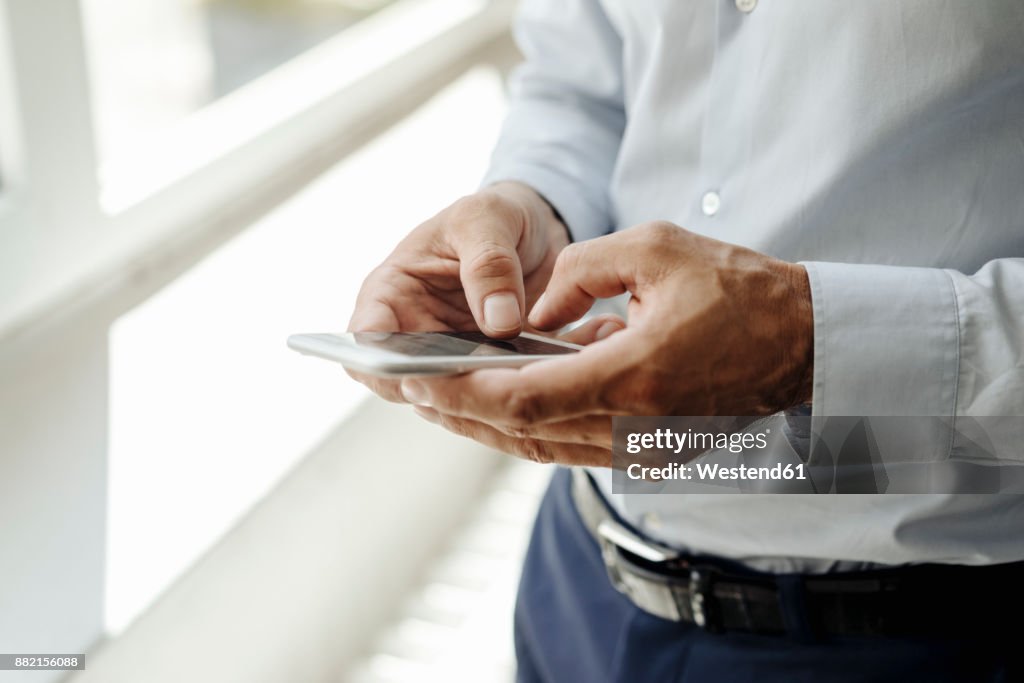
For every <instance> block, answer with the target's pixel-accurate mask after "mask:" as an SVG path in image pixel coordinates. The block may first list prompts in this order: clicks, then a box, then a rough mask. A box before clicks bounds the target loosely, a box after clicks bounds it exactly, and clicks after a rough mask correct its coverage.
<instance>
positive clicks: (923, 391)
mask: <svg viewBox="0 0 1024 683" xmlns="http://www.w3.org/2000/svg"><path fill="white" fill-rule="evenodd" d="M803 265H804V266H805V267H806V268H807V272H808V276H809V278H810V283H811V297H812V299H813V306H814V344H815V349H814V398H813V409H812V412H813V414H815V415H821V416H825V417H828V416H877V415H890V416H943V417H945V416H972V417H981V416H1003V415H1024V294H1022V293H1024V259H1020V258H1006V259H997V260H995V261H991V262H989V263H988V264H986V265H985V266H984V267H983V268H981V270H979V271H978V272H977V273H976V274H974V275H965V274H964V273H961V272H958V271H954V270H943V269H938V268H910V267H897V266H877V265H854V264H842V263H820V262H811V263H804V264H803ZM907 438H908V443H907V444H906V445H907V447H908V448H920V446H921V444H920V442H913V441H912V439H914V438H915V435H913V434H908V435H907ZM949 446H950V444H949V442H948V441H945V440H939V439H936V440H935V441H934V442H933V443H932V444H930V449H931V450H932V453H931V455H933V456H934V457H936V458H943V457H946V456H948V449H949Z"/></svg>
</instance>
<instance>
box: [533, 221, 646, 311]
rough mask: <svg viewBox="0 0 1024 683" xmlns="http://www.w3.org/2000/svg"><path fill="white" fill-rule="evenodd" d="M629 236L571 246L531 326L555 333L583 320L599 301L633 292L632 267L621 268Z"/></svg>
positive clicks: (561, 257)
mask: <svg viewBox="0 0 1024 683" xmlns="http://www.w3.org/2000/svg"><path fill="white" fill-rule="evenodd" d="M625 235H626V233H616V234H612V235H608V236H606V237H599V238H597V239H594V240H590V241H587V242H579V243H576V244H570V245H569V246H568V247H566V248H565V249H563V250H562V252H561V253H560V254H559V255H558V260H557V261H555V268H554V271H553V272H552V274H551V281H550V282H548V288H547V290H545V292H544V294H543V295H542V296H541V298H540V299H538V300H537V303H536V304H535V305H534V307H533V310H532V311H531V312H530V324H531V325H533V326H534V327H536V328H537V329H540V330H553V329H556V328H559V327H561V326H563V325H566V324H568V323H571V322H573V321H574V320H579V319H580V318H582V317H583V316H584V315H585V314H586V313H587V311H589V310H590V307H591V306H593V305H594V300H595V299H597V298H606V297H612V296H617V295H619V294H622V293H623V292H626V291H630V289H631V288H632V278H633V275H632V267H631V265H630V264H627V265H630V268H629V269H627V270H623V269H621V268H620V266H619V264H621V263H622V262H623V261H624V260H627V259H624V258H623V257H624V256H625V255H626V253H627V252H625V250H624V249H623V247H624V246H626V245H623V244H621V243H622V240H623V239H624V236H625Z"/></svg>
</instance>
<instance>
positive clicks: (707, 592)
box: [689, 566, 722, 633]
mask: <svg viewBox="0 0 1024 683" xmlns="http://www.w3.org/2000/svg"><path fill="white" fill-rule="evenodd" d="M716 573H717V570H716V569H715V568H713V567H708V566H692V567H690V585H689V597H690V614H691V615H692V617H693V623H695V624H696V625H697V626H700V627H701V628H702V629H704V630H705V631H708V632H709V633H720V632H721V631H722V624H721V621H720V619H719V616H720V615H719V612H718V608H717V604H716V603H715V595H714V592H713V590H714V575H715V574H716Z"/></svg>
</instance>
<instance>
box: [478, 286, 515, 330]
mask: <svg viewBox="0 0 1024 683" xmlns="http://www.w3.org/2000/svg"><path fill="white" fill-rule="evenodd" d="M522 322H523V321H522V318H520V316H519V301H518V300H516V297H515V295H514V294H509V293H507V292H506V293H504V294H492V295H491V296H489V297H487V298H486V299H484V324H485V325H487V327H489V328H491V329H492V330H494V331H495V332H508V331H509V330H518V329H519V326H520V325H521V324H522Z"/></svg>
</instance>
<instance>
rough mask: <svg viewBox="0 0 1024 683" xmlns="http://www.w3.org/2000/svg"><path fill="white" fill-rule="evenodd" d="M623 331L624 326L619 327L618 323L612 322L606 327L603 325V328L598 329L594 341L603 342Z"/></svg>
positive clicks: (607, 323) (606, 324)
mask: <svg viewBox="0 0 1024 683" xmlns="http://www.w3.org/2000/svg"><path fill="white" fill-rule="evenodd" d="M621 329H622V325H619V324H618V323H613V322H611V321H609V322H606V323H605V324H604V325H601V327H599V328H597V332H596V333H594V339H596V340H597V341H601V340H602V339H604V338H606V337H610V336H612V335H613V334H615V333H616V332H618V331H619V330H621Z"/></svg>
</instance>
